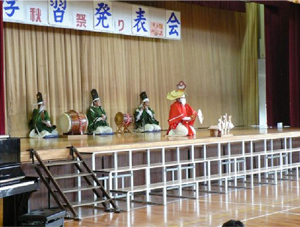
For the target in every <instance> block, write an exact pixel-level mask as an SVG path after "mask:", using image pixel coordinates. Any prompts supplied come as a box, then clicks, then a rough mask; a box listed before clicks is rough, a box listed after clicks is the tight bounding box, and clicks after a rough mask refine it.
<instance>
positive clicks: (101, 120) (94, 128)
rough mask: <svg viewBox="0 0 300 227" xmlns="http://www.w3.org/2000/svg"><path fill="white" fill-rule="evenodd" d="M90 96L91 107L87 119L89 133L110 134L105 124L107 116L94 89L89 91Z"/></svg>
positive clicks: (110, 130) (107, 125)
mask: <svg viewBox="0 0 300 227" xmlns="http://www.w3.org/2000/svg"><path fill="white" fill-rule="evenodd" d="M91 94H92V99H93V102H92V105H91V106H90V108H89V110H88V112H87V117H88V120H89V126H88V129H89V132H93V133H95V134H111V133H112V128H111V127H109V124H108V123H107V116H106V113H105V110H104V109H103V107H102V106H101V101H100V98H99V95H98V92H97V90H96V89H93V90H92V91H91Z"/></svg>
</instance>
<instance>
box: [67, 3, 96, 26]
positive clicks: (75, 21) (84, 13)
mask: <svg viewBox="0 0 300 227" xmlns="http://www.w3.org/2000/svg"><path fill="white" fill-rule="evenodd" d="M69 5H70V10H71V12H72V13H71V16H72V19H71V27H72V28H75V29H82V30H93V29H94V27H93V22H94V20H93V19H94V18H93V2H92V1H87V2H82V1H72V2H70V3H69Z"/></svg>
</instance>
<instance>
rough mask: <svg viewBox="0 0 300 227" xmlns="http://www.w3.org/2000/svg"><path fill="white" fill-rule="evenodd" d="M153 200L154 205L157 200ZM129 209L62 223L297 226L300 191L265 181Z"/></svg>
mask: <svg viewBox="0 0 300 227" xmlns="http://www.w3.org/2000/svg"><path fill="white" fill-rule="evenodd" d="M241 184H242V182H240V183H239V186H246V187H247V184H246V185H244V184H243V185H241ZM214 188H215V189H216V190H219V187H218V186H215V187H214ZM185 193H186V195H187V194H188V193H189V192H185ZM153 197H157V198H155V199H156V200H157V202H159V200H160V199H161V197H159V196H153ZM169 200H170V198H169V197H168V201H169ZM119 206H120V207H121V208H122V207H123V206H124V204H123V202H119ZM132 208H133V209H132V210H131V211H130V212H126V211H123V212H121V213H104V212H103V211H102V210H93V209H87V208H85V209H82V210H81V212H82V213H84V218H82V220H80V221H74V220H65V226H66V227H70V226H74V227H76V226H89V227H96V226H97V227H98V226H139V227H140V226H168V227H169V226H174V227H175V226H222V224H223V223H224V222H226V221H228V220H230V219H235V220H237V219H238V220H241V221H242V222H243V223H244V225H245V226H247V227H250V226H299V221H300V189H299V182H297V181H293V180H291V179H289V180H282V181H278V185H273V184H272V180H269V184H260V185H256V186H255V188H254V189H245V188H238V189H236V188H231V189H230V191H229V192H228V194H218V193H209V194H208V193H203V194H201V196H200V198H199V199H198V200H195V199H179V198H176V197H174V198H173V201H171V202H168V205H167V206H162V205H145V204H141V203H139V204H133V207H132Z"/></svg>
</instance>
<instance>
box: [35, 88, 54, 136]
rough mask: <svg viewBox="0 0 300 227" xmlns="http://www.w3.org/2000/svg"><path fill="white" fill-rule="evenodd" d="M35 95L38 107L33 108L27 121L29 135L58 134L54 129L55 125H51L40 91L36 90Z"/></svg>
mask: <svg viewBox="0 0 300 227" xmlns="http://www.w3.org/2000/svg"><path fill="white" fill-rule="evenodd" d="M36 96H37V106H38V108H37V109H34V110H33V113H32V119H31V120H30V121H29V128H30V133H29V137H33V138H35V137H40V138H43V137H45V136H58V132H57V131H56V130H55V129H56V126H55V125H51V119H50V116H49V114H48V111H47V110H46V109H45V108H46V107H45V105H44V100H43V96H42V94H41V92H38V93H37V95H36Z"/></svg>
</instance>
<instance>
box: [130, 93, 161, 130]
mask: <svg viewBox="0 0 300 227" xmlns="http://www.w3.org/2000/svg"><path fill="white" fill-rule="evenodd" d="M140 97H141V100H142V103H141V105H140V106H139V108H138V109H136V111H135V113H134V118H135V124H136V127H137V129H136V132H154V131H160V127H159V125H158V124H159V122H158V121H157V120H156V119H155V117H154V111H153V110H152V109H151V108H150V106H149V99H148V97H147V94H146V92H145V91H143V92H142V93H141V94H140Z"/></svg>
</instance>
